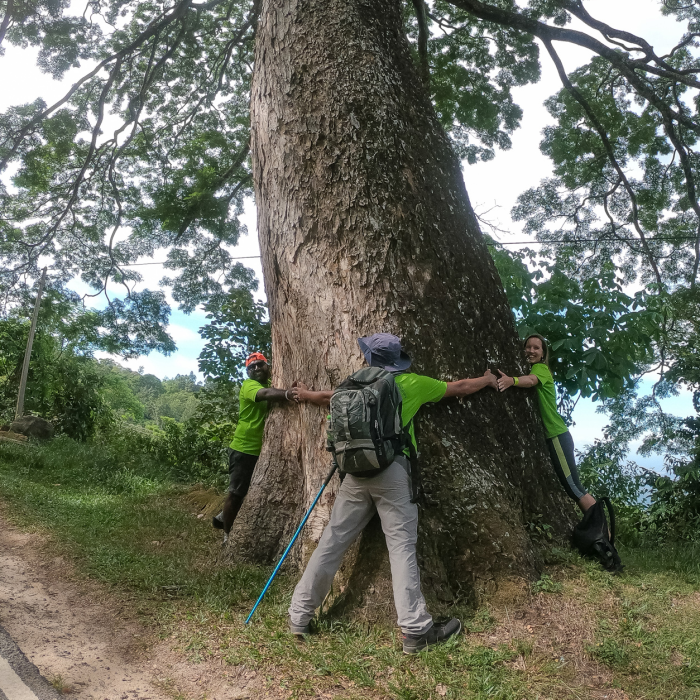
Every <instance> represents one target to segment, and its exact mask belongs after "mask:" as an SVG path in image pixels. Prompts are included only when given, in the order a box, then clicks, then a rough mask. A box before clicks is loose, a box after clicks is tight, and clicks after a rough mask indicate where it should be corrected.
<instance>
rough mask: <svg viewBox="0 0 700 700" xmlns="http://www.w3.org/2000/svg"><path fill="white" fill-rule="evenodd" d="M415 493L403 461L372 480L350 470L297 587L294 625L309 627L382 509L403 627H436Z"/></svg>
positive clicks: (413, 630)
mask: <svg viewBox="0 0 700 700" xmlns="http://www.w3.org/2000/svg"><path fill="white" fill-rule="evenodd" d="M401 462H404V463H405V460H403V459H401ZM411 495H412V494H411V478H410V476H409V475H408V471H407V468H406V467H405V466H403V464H400V463H399V462H394V463H393V464H391V466H389V467H387V468H386V469H385V470H384V471H383V472H381V473H380V474H378V475H377V476H374V477H371V478H369V479H368V478H364V479H363V478H357V477H354V476H352V475H350V474H348V476H346V477H345V479H344V480H343V483H342V485H341V487H340V489H339V491H338V496H337V498H336V501H335V504H334V505H333V512H332V513H331V520H330V522H329V523H328V525H327V526H326V529H325V530H324V531H323V535H321V540H320V542H319V543H318V547H316V550H315V551H314V553H313V554H312V555H311V559H310V560H309V564H308V566H307V567H306V570H305V571H304V574H303V576H302V577H301V581H299V583H298V584H297V587H296V588H295V589H294V595H293V596H292V603H291V605H290V606H289V617H290V620H291V622H292V624H293V625H296V626H299V627H303V626H304V625H306V624H307V623H308V622H309V620H311V618H312V617H313V616H314V612H315V610H316V608H318V607H319V605H321V603H322V602H323V600H324V598H325V597H326V595H327V594H328V591H329V590H330V588H331V584H332V583H333V577H334V576H335V573H336V571H337V570H338V567H339V566H340V563H341V561H342V560H343V555H344V554H345V552H346V551H347V550H348V547H349V546H350V545H351V544H352V543H353V541H354V540H355V538H356V537H357V536H358V535H359V534H360V532H362V530H363V528H364V527H365V525H367V523H368V522H369V521H370V520H371V518H372V516H373V515H374V512H375V510H376V511H377V512H378V513H379V517H380V518H381V521H382V530H383V531H384V536H385V538H386V544H387V547H388V548H389V562H390V564H391V581H392V585H393V587H394V604H395V605H396V612H397V614H398V624H399V627H400V628H401V631H402V632H404V633H405V634H411V635H421V634H423V633H424V632H426V631H427V630H428V629H430V626H431V625H432V624H433V619H432V617H431V616H430V614H429V613H428V609H427V607H426V604H425V599H424V598H423V594H422V593H421V590H420V571H419V569H418V561H417V559H416V541H417V539H418V506H417V505H416V504H415V503H411Z"/></svg>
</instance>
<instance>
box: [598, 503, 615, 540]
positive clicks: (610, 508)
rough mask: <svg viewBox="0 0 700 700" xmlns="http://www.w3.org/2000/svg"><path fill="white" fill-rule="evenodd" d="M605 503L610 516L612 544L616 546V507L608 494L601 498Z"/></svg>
mask: <svg viewBox="0 0 700 700" xmlns="http://www.w3.org/2000/svg"><path fill="white" fill-rule="evenodd" d="M600 500H601V501H603V503H605V507H606V508H607V510H608V517H609V518H610V544H611V545H612V546H613V547H614V546H615V509H614V508H613V505H612V503H611V502H610V498H608V496H603V497H602V498H601V499H600Z"/></svg>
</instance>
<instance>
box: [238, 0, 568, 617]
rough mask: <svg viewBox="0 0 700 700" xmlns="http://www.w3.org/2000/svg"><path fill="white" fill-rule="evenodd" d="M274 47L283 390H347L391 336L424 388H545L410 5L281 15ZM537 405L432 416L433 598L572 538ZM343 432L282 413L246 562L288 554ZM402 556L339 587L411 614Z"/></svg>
mask: <svg viewBox="0 0 700 700" xmlns="http://www.w3.org/2000/svg"><path fill="white" fill-rule="evenodd" d="M257 42H258V43H257V49H256V63H255V75H254V80H253V90H252V105H251V107H252V126H253V142H252V153H253V169H254V175H255V188H256V201H257V207H258V234H259V237H260V246H261V250H262V259H263V268H264V273H265V288H266V290H267V295H268V299H269V304H270V316H271V321H272V341H273V357H274V371H273V381H274V385H275V386H289V385H290V384H291V383H292V381H294V380H296V379H302V380H304V381H305V382H307V383H308V384H309V385H310V386H312V387H314V388H316V389H329V388H333V387H335V386H336V385H337V384H338V383H339V382H340V381H341V380H342V379H344V378H345V377H346V376H347V375H348V374H349V373H351V372H353V371H354V370H356V369H358V368H359V367H360V366H361V363H362V357H361V354H360V350H359V348H358V345H357V337H358V336H362V335H367V334H370V333H374V332H378V331H388V332H392V333H395V334H396V335H398V336H399V337H400V338H401V339H402V341H403V344H404V347H405V349H406V350H407V351H408V352H409V354H410V355H411V356H412V358H413V367H412V370H413V371H415V372H418V373H420V374H426V375H429V376H432V377H437V378H441V379H445V380H454V379H458V378H462V377H468V376H478V375H481V374H483V373H484V371H485V370H486V368H487V367H492V368H495V367H499V368H501V369H502V370H504V371H505V372H508V373H512V372H517V373H519V374H523V373H526V372H527V370H526V367H525V365H524V361H523V356H522V352H521V349H520V342H519V340H518V337H517V334H516V331H515V328H514V324H513V319H512V316H511V312H510V309H509V307H508V303H507V300H506V296H505V294H504V292H503V288H502V286H501V283H500V281H499V278H498V274H497V272H496V269H495V267H494V265H493V262H492V261H491V258H490V256H489V254H488V251H487V249H486V246H485V244H484V242H483V240H482V236H481V233H480V231H479V226H478V224H477V221H476V219H475V216H474V213H473V211H472V209H471V206H470V203H469V199H468V196H467V193H466V191H465V188H464V183H463V180H462V174H461V170H460V163H459V161H458V159H457V157H456V156H455V154H454V152H453V150H452V148H451V145H450V142H449V139H448V138H447V136H446V134H445V133H444V131H443V129H442V128H441V126H440V124H439V122H438V120H437V118H436V116H435V113H434V110H433V108H432V106H431V104H430V101H429V99H428V96H427V94H426V91H425V89H424V87H423V85H422V84H421V81H420V79H419V77H418V73H417V71H416V70H415V68H414V65H413V60H412V58H411V55H410V52H409V46H408V43H407V40H406V38H405V35H404V32H403V27H402V18H401V6H400V3H399V2H398V0H263V2H262V14H261V19H260V24H259V27H258V34H257ZM535 402H536V398H535V396H534V395H533V392H532V391H517V390H510V391H509V392H507V393H506V394H505V395H499V394H497V393H496V392H494V391H493V390H490V389H488V390H484V391H482V392H480V393H479V394H476V395H473V396H470V397H468V399H466V400H464V401H461V402H460V401H456V400H450V401H444V402H441V403H440V404H438V405H436V406H433V407H430V408H423V409H421V412H420V413H419V420H418V435H419V438H418V439H419V443H420V445H419V446H420V449H421V452H422V465H423V476H424V482H425V488H426V491H427V493H428V497H429V505H428V506H426V507H425V508H423V509H422V512H421V535H420V542H419V555H420V561H421V566H422V581H423V590H424V592H425V593H426V594H427V595H428V596H429V597H430V598H433V599H435V598H438V599H440V600H443V601H451V600H454V599H455V598H457V597H464V596H468V595H469V594H471V593H473V592H475V591H478V590H479V589H480V588H483V587H484V586H486V587H489V585H493V584H492V583H490V582H493V581H494V580H497V579H498V578H499V577H501V576H510V575H522V574H526V575H531V574H532V573H533V572H534V571H535V570H536V569H537V565H538V562H537V555H536V548H535V547H534V546H533V543H532V542H531V540H530V537H529V535H528V529H527V527H526V526H527V524H528V523H529V522H532V521H536V520H543V521H545V522H548V523H550V524H551V525H552V526H553V528H554V530H555V532H560V533H561V532H564V531H565V529H566V528H567V527H568V526H569V525H570V521H571V517H572V509H571V506H570V505H568V504H567V503H566V501H565V498H564V496H563V492H562V489H561V487H560V486H559V484H558V483H557V482H556V480H555V477H554V475H553V470H552V467H551V466H550V461H549V456H548V454H547V451H546V446H545V444H544V438H543V434H542V428H541V424H540V418H539V416H538V413H537V407H536V403H535ZM324 426H325V412H324V411H323V410H321V409H319V408H317V407H313V406H301V407H296V406H291V405H288V406H284V407H281V408H275V409H273V410H272V411H271V414H270V417H269V419H268V422H267V428H266V434H265V446H264V449H263V453H262V455H261V457H260V460H259V462H258V467H257V471H256V475H255V477H254V479H253V486H252V488H251V491H250V494H249V495H248V498H247V501H246V503H245V505H244V507H243V509H242V510H241V513H240V515H239V518H238V522H237V524H236V526H235V529H234V533H233V534H234V536H233V538H232V543H233V544H232V546H231V547H230V548H229V555H230V556H231V558H238V559H240V558H243V559H247V560H249V561H257V562H270V561H272V560H273V559H274V558H275V557H276V556H278V555H279V554H280V552H281V550H282V548H283V547H284V545H285V544H286V542H287V540H288V538H289V536H290V535H291V533H292V532H293V531H294V528H295V527H296V525H297V524H298V522H299V520H300V518H301V517H302V515H303V513H304V511H305V509H306V508H307V507H308V505H309V504H310V502H311V500H312V498H313V496H314V495H315V493H316V492H317V490H318V488H319V486H320V483H321V480H322V477H323V476H324V474H325V473H326V472H327V470H328V468H329V457H328V455H327V453H325V452H324V449H323V448H324ZM337 488H338V481H337V480H335V479H334V481H333V482H332V483H331V487H330V488H329V489H328V490H327V492H326V493H325V495H324V497H323V498H322V500H321V502H320V504H319V506H317V508H316V510H315V512H314V514H313V516H312V518H311V519H310V521H309V525H308V526H307V528H306V530H305V532H304V534H303V537H302V542H301V545H300V547H299V548H298V549H297V552H296V559H295V561H296V563H300V562H304V561H306V559H307V557H308V556H309V554H310V552H311V551H312V550H313V547H314V546H315V544H316V543H317V542H318V538H319V537H320V534H321V532H322V530H323V527H324V525H325V524H326V523H327V521H328V518H329V514H330V510H331V506H332V503H333V500H334V494H335V492H336V491H337ZM384 549H385V548H384V545H383V538H382V537H381V534H380V532H379V529H378V527H376V524H375V525H374V526H370V527H369V528H368V532H367V533H366V534H365V535H363V537H362V538H361V543H360V545H359V546H356V547H355V548H354V550H351V553H349V555H348V558H347V559H346V563H345V564H344V566H343V570H342V571H341V577H340V578H339V583H340V588H343V589H345V590H346V592H350V593H353V594H357V595H359V596H360V597H362V596H363V595H364V603H365V605H364V609H365V610H376V611H379V612H380V613H382V612H383V611H390V610H391V609H392V608H391V593H390V589H389V587H388V585H387V582H388V567H387V566H386V557H385V555H384ZM347 584H350V585H347ZM348 598H352V596H345V599H346V600H347V599H348ZM391 614H392V615H393V613H391Z"/></svg>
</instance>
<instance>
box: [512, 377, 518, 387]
mask: <svg viewBox="0 0 700 700" xmlns="http://www.w3.org/2000/svg"><path fill="white" fill-rule="evenodd" d="M513 386H518V378H517V377H513Z"/></svg>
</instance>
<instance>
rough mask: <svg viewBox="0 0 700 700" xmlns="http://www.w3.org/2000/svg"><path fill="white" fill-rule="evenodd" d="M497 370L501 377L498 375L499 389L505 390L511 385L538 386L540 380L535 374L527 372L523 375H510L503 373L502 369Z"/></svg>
mask: <svg viewBox="0 0 700 700" xmlns="http://www.w3.org/2000/svg"><path fill="white" fill-rule="evenodd" d="M496 371H497V372H498V374H499V375H500V377H498V390H499V391H505V390H506V389H508V388H509V387H511V386H517V387H518V389H529V388H530V387H533V386H536V385H537V383H538V382H539V381H540V380H539V379H538V378H537V376H536V375H534V374H526V375H524V376H522V377H509V376H508V375H507V374H503V372H501V370H500V369H497V370H496ZM516 380H517V381H516Z"/></svg>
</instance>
